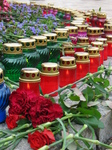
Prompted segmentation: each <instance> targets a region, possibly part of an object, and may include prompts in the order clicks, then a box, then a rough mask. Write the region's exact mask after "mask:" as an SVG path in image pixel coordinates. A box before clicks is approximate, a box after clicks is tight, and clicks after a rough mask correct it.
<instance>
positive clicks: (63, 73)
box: [59, 56, 76, 87]
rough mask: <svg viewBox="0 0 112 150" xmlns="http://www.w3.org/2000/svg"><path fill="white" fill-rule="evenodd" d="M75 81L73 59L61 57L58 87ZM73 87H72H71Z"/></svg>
mask: <svg viewBox="0 0 112 150" xmlns="http://www.w3.org/2000/svg"><path fill="white" fill-rule="evenodd" d="M75 81H76V64H75V58H74V57H70V56H63V57H61V58H60V65H59V87H63V86H66V85H68V84H71V83H74V82H75ZM73 87H74V86H73Z"/></svg>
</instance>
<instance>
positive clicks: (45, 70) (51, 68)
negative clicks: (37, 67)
mask: <svg viewBox="0 0 112 150" xmlns="http://www.w3.org/2000/svg"><path fill="white" fill-rule="evenodd" d="M41 66H42V71H41V75H49V76H54V75H58V74H59V71H58V64H57V63H52V62H45V63H42V64H41Z"/></svg>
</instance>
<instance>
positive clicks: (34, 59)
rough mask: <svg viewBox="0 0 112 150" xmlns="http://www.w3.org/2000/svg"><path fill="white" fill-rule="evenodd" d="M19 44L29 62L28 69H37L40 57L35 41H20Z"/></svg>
mask: <svg viewBox="0 0 112 150" xmlns="http://www.w3.org/2000/svg"><path fill="white" fill-rule="evenodd" d="M18 42H19V43H21V44H22V50H23V54H24V56H25V57H26V60H27V67H36V66H37V64H38V63H39V60H40V56H39V53H38V52H37V51H36V45H35V39H19V40H18Z"/></svg>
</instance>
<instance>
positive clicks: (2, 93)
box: [0, 68, 10, 123]
mask: <svg viewBox="0 0 112 150" xmlns="http://www.w3.org/2000/svg"><path fill="white" fill-rule="evenodd" d="M9 96H10V90H9V88H8V87H7V86H6V85H5V83H4V77H3V70H2V69H1V68H0V123H2V122H4V121H5V119H6V110H5V109H6V107H7V106H8V104H9Z"/></svg>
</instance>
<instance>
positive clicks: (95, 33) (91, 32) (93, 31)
mask: <svg viewBox="0 0 112 150" xmlns="http://www.w3.org/2000/svg"><path fill="white" fill-rule="evenodd" d="M87 35H88V38H89V43H90V44H91V42H94V41H96V39H97V38H99V37H100V36H101V30H100V28H98V27H88V28H87Z"/></svg>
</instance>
